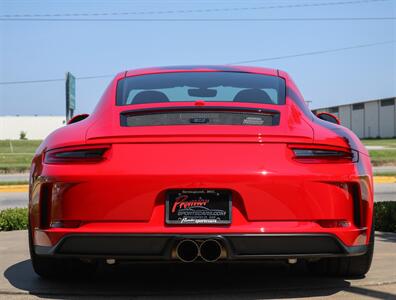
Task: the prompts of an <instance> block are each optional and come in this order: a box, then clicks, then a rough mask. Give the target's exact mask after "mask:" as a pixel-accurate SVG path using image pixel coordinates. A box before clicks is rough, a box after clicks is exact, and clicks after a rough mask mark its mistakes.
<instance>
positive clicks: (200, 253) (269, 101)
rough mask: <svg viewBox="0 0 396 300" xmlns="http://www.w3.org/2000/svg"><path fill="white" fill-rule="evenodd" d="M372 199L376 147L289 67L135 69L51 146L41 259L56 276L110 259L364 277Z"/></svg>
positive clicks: (39, 171) (42, 166)
mask: <svg viewBox="0 0 396 300" xmlns="http://www.w3.org/2000/svg"><path fill="white" fill-rule="evenodd" d="M372 203H373V198H372V173H371V166H370V162H369V158H368V156H367V152H366V150H365V149H364V147H363V146H362V145H361V144H360V142H359V140H358V139H357V138H356V137H355V136H354V135H353V133H351V132H350V131H348V130H347V129H346V128H343V127H341V126H339V125H336V124H332V123H328V122H326V121H323V120H320V119H318V118H316V117H315V116H313V115H312V114H311V113H310V112H309V110H308V109H307V108H306V106H305V104H304V102H303V100H302V98H301V96H300V94H299V92H298V90H297V88H296V87H295V86H294V84H293V82H292V81H291V79H290V78H289V77H288V75H287V74H286V73H284V72H281V71H276V70H268V69H258V68H245V67H238V68H237V67H216V68H209V67H196V68H193V67H192V68H187V69H185V68H183V69H182V68H173V69H147V70H138V71H130V72H127V73H122V74H119V75H118V76H117V77H116V78H115V79H114V80H113V82H112V83H111V84H110V86H109V88H108V89H107V90H106V92H105V94H104V96H103V98H102V100H101V101H100V103H99V104H98V106H97V108H96V110H95V112H94V113H93V115H91V116H90V117H88V118H87V119H84V120H82V121H79V122H76V123H74V124H70V125H68V126H66V127H64V128H62V129H60V130H58V131H56V132H54V133H53V134H51V135H50V136H49V137H48V138H47V139H46V141H45V142H44V143H43V144H42V145H41V146H40V148H39V149H38V150H37V154H36V156H35V158H34V160H33V164H32V172H31V190H30V218H29V220H30V245H31V256H32V262H33V266H34V268H35V270H36V272H37V273H39V274H40V275H42V276H55V275H59V274H66V273H67V272H68V271H70V270H71V268H78V269H79V270H81V269H84V270H86V269H89V270H92V268H93V267H94V265H95V263H96V262H98V261H101V260H102V261H107V262H109V263H112V262H115V261H150V262H161V261H162V262H163V261H167V262H207V263H209V262H240V261H248V260H265V259H282V260H286V261H289V262H295V261H296V259H297V260H298V259H303V260H306V261H307V262H308V264H309V266H310V267H312V269H313V270H315V271H317V272H319V273H328V274H334V275H363V274H365V273H366V272H367V271H368V269H369V267H370V263H371V257H372V251H373V234H372V210H373V204H372Z"/></svg>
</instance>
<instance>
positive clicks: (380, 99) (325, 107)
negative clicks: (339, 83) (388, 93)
mask: <svg viewBox="0 0 396 300" xmlns="http://www.w3.org/2000/svg"><path fill="white" fill-rule="evenodd" d="M390 99H396V96H393V97H387V98H379V99H372V100H365V101H356V102H349V103H345V104H338V105H332V106H324V107H318V108H313V109H312V110H322V109H329V108H333V107H341V106H349V105H354V104H360V103H369V102H377V101H383V100H390Z"/></svg>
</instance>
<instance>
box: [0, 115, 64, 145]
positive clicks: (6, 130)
mask: <svg viewBox="0 0 396 300" xmlns="http://www.w3.org/2000/svg"><path fill="white" fill-rule="evenodd" d="M65 124H66V118H65V117H64V116H0V140H5V139H11V140H18V139H19V138H20V134H21V132H22V131H23V132H25V133H26V138H27V139H29V140H42V139H44V138H45V137H46V136H47V135H48V134H50V133H51V132H52V131H54V130H55V129H57V128H59V127H62V126H64V125H65Z"/></svg>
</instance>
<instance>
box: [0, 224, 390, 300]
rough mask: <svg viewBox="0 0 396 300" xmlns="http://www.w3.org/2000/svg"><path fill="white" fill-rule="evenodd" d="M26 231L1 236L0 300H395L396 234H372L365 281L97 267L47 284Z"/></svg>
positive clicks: (230, 270)
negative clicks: (38, 270) (371, 253)
mask: <svg viewBox="0 0 396 300" xmlns="http://www.w3.org/2000/svg"><path fill="white" fill-rule="evenodd" d="M27 247H28V246H27V232H26V231H13V232H0V257H1V260H0V272H1V274H2V276H1V278H0V299H37V298H49V299H70V298H72V299H81V298H84V299H98V298H107V299H108V298H111V299H120V298H125V299H130V298H149V299H157V298H172V299H173V298H178V299H203V298H204V299H218V298H220V299H240V298H243V299H263V298H264V299H265V298H267V299H268V298H269V299H272V298H316V297H321V298H327V297H331V298H335V299H355V298H360V297H367V298H369V299H370V298H371V299H396V234H392V233H380V232H377V234H376V246H375V256H374V261H373V266H372V268H371V270H370V272H369V273H368V275H367V276H366V277H365V278H360V279H356V278H355V279H348V278H327V277H315V276H312V275H310V274H309V272H308V271H307V269H306V267H305V264H303V263H298V264H296V265H292V266H291V265H287V264H284V263H275V262H267V263H261V264H244V265H231V266H230V265H224V264H223V265H214V264H211V265H202V264H201V265H200V264H180V265H176V266H175V265H173V266H171V265H147V264H145V265H136V264H135V265H130V264H128V265H126V264H120V265H115V266H105V265H101V266H100V267H99V269H98V272H96V274H95V275H94V277H92V278H87V279H83V280H78V281H49V280H44V279H41V278H40V277H38V276H37V275H35V273H34V272H33V270H32V267H31V263H30V260H29V256H28V249H27Z"/></svg>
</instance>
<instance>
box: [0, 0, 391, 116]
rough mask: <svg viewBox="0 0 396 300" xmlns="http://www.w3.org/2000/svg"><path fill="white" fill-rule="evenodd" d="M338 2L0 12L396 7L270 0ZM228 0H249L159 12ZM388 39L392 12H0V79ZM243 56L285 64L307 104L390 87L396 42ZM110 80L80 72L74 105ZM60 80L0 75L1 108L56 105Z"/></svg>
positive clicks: (40, 3) (141, 4)
mask: <svg viewBox="0 0 396 300" xmlns="http://www.w3.org/2000/svg"><path fill="white" fill-rule="evenodd" d="M350 1H351V2H354V1H356V0H350ZM336 2H347V1H345V0H344V1H343V0H278V1H272V0H267V1H265V0H262V1H257V0H246V1H241V0H214V1H208V0H203V1H180V0H179V1H178V0H170V1H160V0H147V1H126V0H118V1H103V0H98V1H87V0H81V1H77V0H70V1H64V0H59V1H49V0H30V1H28V0H0V15H13V14H17V15H23V14H58V13H59V14H68V13H70V14H72V13H88V14H89V13H109V12H110V13H125V12H127V13H138V14H135V15H134V14H132V15H121V16H113V17H111V18H183V19H191V18H216V19H219V18H245V19H252V18H341V17H396V13H395V12H396V1H395V0H385V1H374V2H373V1H361V2H359V3H357V4H343V5H325V6H305V7H294V8H293V7H289V8H286V7H283V8H268V6H290V5H296V4H297V5H302V4H309V5H310V4H321V3H336ZM258 7H267V8H266V9H263V8H259V9H257V8H258ZM230 8H231V9H234V8H256V9H245V10H229V11H224V10H222V11H210V12H173V13H159V12H164V11H175V10H177V11H180V10H204V9H230ZM148 12H151V14H148ZM142 13H143V14H142ZM65 18H66V17H65ZM80 18H92V17H84V16H81V17H80ZM97 18H108V17H106V16H100V17H97ZM391 40H396V21H395V20H375V21H368V20H363V21H356V20H353V21H350V20H348V21H341V20H338V21H288V22H286V21H282V22H279V21H277V22H274V21H272V22H269V21H267V22H258V21H254V22H241V21H232V22H164V21H161V22H152V21H150V22H149V21H143V22H109V21H106V22H93V21H89V22H82V21H80V22H70V21H69V22H66V21H58V22H50V21H45V22H32V21H0V82H6V81H23V80H37V79H38V80H40V79H52V78H63V77H64V76H65V73H66V72H67V71H70V72H72V73H73V74H74V75H76V76H77V77H84V76H91V75H103V74H115V73H117V72H119V71H122V70H125V69H133V68H140V67H149V66H163V65H183V64H187V65H191V64H224V63H231V62H237V61H245V60H255V59H260V58H267V57H277V56H285V55H292V54H299V53H305V52H312V51H320V50H328V49H336V48H343V47H350V46H355V45H361V44H370V43H376V42H383V41H391ZM246 65H257V66H264V67H270V68H279V69H283V70H285V71H287V72H289V73H290V74H291V75H292V77H293V78H294V80H295V81H296V83H297V85H298V86H299V87H300V89H301V92H302V93H303V95H304V97H305V98H306V100H310V101H312V104H311V107H312V108H317V107H323V106H330V105H336V104H341V103H349V102H356V101H362V100H369V99H376V98H383V97H392V96H396V44H395V43H393V44H383V45H378V46H373V47H366V48H358V49H351V50H346V51H339V52H332V53H325V54H321V55H310V56H300V57H293V58H287V59H281V60H271V61H263V62H254V63H247V64H246ZM110 80H111V77H107V78H100V79H90V80H78V81H77V95H76V98H77V113H82V112H88V113H90V112H91V111H92V110H93V108H94V106H95V104H96V103H97V101H98V100H99V98H100V96H101V94H102V93H103V91H104V89H105V87H106V86H107V84H108V83H109V81H110ZM64 89H65V88H64V82H62V81H59V82H48V83H34V84H33V83H31V84H14V85H4V84H3V85H0V115H15V114H21V115H32V114H39V115H62V114H64V111H65V104H64V101H65V100H64V93H65V92H64Z"/></svg>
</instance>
